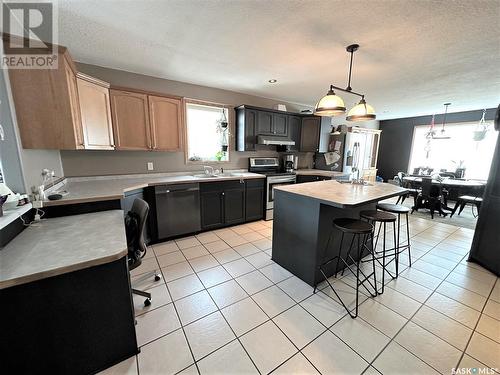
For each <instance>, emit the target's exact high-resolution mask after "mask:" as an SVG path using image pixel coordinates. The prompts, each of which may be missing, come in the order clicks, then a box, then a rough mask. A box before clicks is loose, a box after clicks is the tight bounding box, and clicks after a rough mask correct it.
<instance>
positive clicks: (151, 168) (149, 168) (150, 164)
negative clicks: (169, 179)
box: [148, 161, 154, 171]
mask: <svg viewBox="0 0 500 375" xmlns="http://www.w3.org/2000/svg"><path fill="white" fill-rule="evenodd" d="M152 170H154V166H153V162H152V161H148V171H152Z"/></svg>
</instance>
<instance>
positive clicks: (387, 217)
mask: <svg viewBox="0 0 500 375" xmlns="http://www.w3.org/2000/svg"><path fill="white" fill-rule="evenodd" d="M359 216H360V217H361V218H363V219H367V220H371V221H379V222H382V223H390V222H393V221H396V216H394V215H393V214H390V213H389V212H385V211H376V210H366V211H361V212H360V213H359Z"/></svg>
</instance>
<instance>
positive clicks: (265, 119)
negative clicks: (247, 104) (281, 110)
mask: <svg viewBox="0 0 500 375" xmlns="http://www.w3.org/2000/svg"><path fill="white" fill-rule="evenodd" d="M256 133H257V135H272V134H273V114H272V113H271V112H264V111H258V112H257V127H256Z"/></svg>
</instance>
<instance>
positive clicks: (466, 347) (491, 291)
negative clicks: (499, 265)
mask: <svg viewBox="0 0 500 375" xmlns="http://www.w3.org/2000/svg"><path fill="white" fill-rule="evenodd" d="M497 283H498V278H497V280H495V283H494V284H493V287H492V288H491V290H490V293H489V294H488V298H487V300H486V303H485V304H484V306H483V308H482V310H481V312H480V313H481V314H480V315H479V319H478V320H477V322H476V324H475V326H474V329H473V330H472V334H471V335H470V337H469V340H467V344H466V345H465V349H464V350H463V352H462V355H461V356H460V359H459V361H458V363H457V366H459V365H460V362H461V361H462V359H463V357H464V355H465V354H466V353H465V352H466V351H467V349H468V347H469V345H470V342H471V340H472V337H473V336H474V333H476V332H477V331H476V329H477V326H478V325H479V322H480V321H481V317H482V315H483V312H484V309H485V308H486V305H487V304H488V301H489V300H490V297H491V294H492V293H493V290H494V289H495V286H496V284H497ZM486 315H487V314H486ZM477 333H478V334H479V335H481V336H484V337H487V336H485V335H483V334H481V332H477ZM487 338H488V337H487ZM492 341H495V342H496V340H492ZM467 355H468V356H469V357H471V358H474V359H476V358H475V357H473V356H472V355H470V354H467ZM476 360H477V361H479V360H478V359H476ZM479 362H481V361H479ZM481 363H482V362H481Z"/></svg>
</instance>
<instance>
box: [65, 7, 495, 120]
mask: <svg viewBox="0 0 500 375" xmlns="http://www.w3.org/2000/svg"><path fill="white" fill-rule="evenodd" d="M499 20H500V0H492V1H491V0H490V1H483V0H465V1H463V0H458V1H449V0H444V1H432V0H429V1H410V0H393V1H385V0H364V1H353V0H351V1H332V0H316V1H308V0H301V1H296V0H267V1H259V0H257V1H250V0H220V1H218V0H180V1H179V0H176V1H170V0H163V1H160V0H150V1H137V0H134V1H130V0H122V1H117V0H115V1H111V0H98V1H94V0H85V1H83V0H74V1H69V0H59V42H60V43H61V44H63V45H66V46H68V47H69V49H70V51H71V53H72V55H73V57H74V58H75V59H76V60H78V61H81V62H85V63H90V64H95V65H100V66H106V67H111V68H116V69H121V70H127V71H131V72H136V73H142V74H147V75H152V76H157V77H163V78H167V79H172V80H177V81H184V82H189V83H195V84H199V85H205V86H212V87H217V88H223V89H228V90H233V91H238V92H243V93H248V94H254V95H259V96H264V97H268V98H273V99H277V100H283V101H289V102H294V103H300V104H303V105H308V106H310V105H313V104H314V103H315V102H316V101H317V100H318V99H319V98H320V97H321V96H323V95H324V94H325V93H326V90H327V88H328V85H329V84H330V83H334V84H336V85H338V86H342V87H343V86H346V81H347V67H348V62H349V56H348V54H347V53H346V52H345V46H346V45H348V44H351V43H354V42H355V43H358V44H360V45H361V48H360V50H359V51H358V52H357V53H356V54H355V56H354V71H353V81H352V87H353V89H354V90H357V91H361V92H364V93H366V98H367V101H368V102H369V103H371V104H372V105H373V106H374V107H375V109H376V111H377V113H378V118H380V119H384V118H397V117H408V116H415V115H421V114H430V113H440V112H442V111H443V106H442V104H443V103H444V102H452V103H453V104H452V106H451V107H450V112H457V111H462V110H471V109H479V108H483V107H496V106H497V105H498V103H499V102H500V31H499V30H500V22H499ZM271 78H275V79H277V80H278V83H277V84H274V85H273V84H270V83H268V79H271ZM342 96H343V97H344V99H345V101H346V105H347V106H348V107H349V106H351V105H352V104H354V102H355V101H356V97H354V96H350V95H344V94H342Z"/></svg>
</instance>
